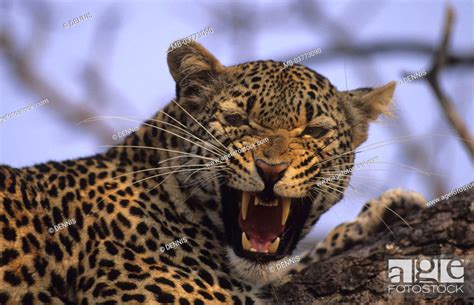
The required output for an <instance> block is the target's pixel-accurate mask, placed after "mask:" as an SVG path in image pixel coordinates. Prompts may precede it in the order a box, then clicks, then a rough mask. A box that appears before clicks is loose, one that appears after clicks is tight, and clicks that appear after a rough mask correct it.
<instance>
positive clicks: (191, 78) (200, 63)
mask: <svg viewBox="0 0 474 305" xmlns="http://www.w3.org/2000/svg"><path fill="white" fill-rule="evenodd" d="M173 45H176V43H174V44H173ZM178 45H181V46H179V47H177V48H175V49H173V48H170V49H169V50H168V59H167V60H168V67H169V69H170V73H171V75H172V76H173V79H174V80H175V82H176V99H177V101H178V102H181V103H182V104H183V105H185V106H186V108H188V109H189V110H195V109H199V108H200V109H202V103H203V102H205V100H206V98H207V97H209V96H210V95H212V93H213V92H215V90H216V86H217V79H218V76H219V74H221V73H222V72H223V71H224V66H223V65H222V64H221V63H220V62H219V61H218V60H217V59H216V58H215V57H214V56H213V55H212V54H211V53H210V52H209V51H208V50H206V49H205V48H204V47H203V46H202V45H200V44H199V43H197V42H194V41H191V42H189V43H186V44H185V42H180V43H179V44H178Z"/></svg>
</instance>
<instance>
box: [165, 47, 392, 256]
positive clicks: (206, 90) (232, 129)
mask: <svg viewBox="0 0 474 305" xmlns="http://www.w3.org/2000/svg"><path fill="white" fill-rule="evenodd" d="M173 52H177V53H176V54H175V55H171V56H170V57H169V58H168V62H169V64H170V70H171V72H172V74H173V76H174V78H175V80H176V81H177V93H178V94H177V95H178V99H179V102H181V103H182V104H183V105H184V106H185V107H188V109H189V111H190V112H192V113H194V114H195V116H196V118H197V119H198V121H199V122H201V123H202V124H203V126H204V127H206V129H208V131H210V132H211V133H212V135H213V137H215V138H216V139H217V140H219V141H220V142H221V143H222V146H223V147H226V150H227V152H230V153H231V156H230V157H228V156H227V157H225V156H223V158H221V159H220V160H221V162H220V163H219V164H218V165H216V171H219V172H220V175H219V185H220V190H219V191H220V198H221V206H222V213H221V217H222V221H223V223H224V226H225V230H226V234H227V238H228V241H229V243H230V245H231V247H232V251H233V253H234V254H235V255H236V256H237V257H239V258H240V259H243V260H247V261H250V262H252V263H257V264H259V263H260V264H263V263H266V262H269V261H274V260H279V259H281V258H283V257H285V256H286V255H289V254H290V253H291V252H292V251H293V250H294V249H295V247H296V245H297V243H298V242H299V240H300V239H301V238H302V237H303V236H304V235H305V234H306V233H307V232H308V231H309V229H310V228H311V226H312V224H314V223H315V222H316V221H317V219H318V218H319V215H320V214H321V213H323V212H324V211H326V210H327V209H328V208H329V207H330V206H332V205H333V204H335V203H336V202H338V201H339V200H340V199H341V198H342V193H343V191H344V189H345V187H346V186H347V184H348V179H338V180H337V181H331V182H324V181H323V180H324V179H325V178H330V177H331V176H333V175H334V174H336V173H337V172H341V171H344V170H348V169H350V168H351V167H352V164H353V161H354V152H353V150H354V149H355V148H356V147H357V146H358V145H359V144H360V143H362V142H363V141H364V140H365V139H366V137H367V123H368V122H369V121H371V120H374V119H375V118H376V117H377V116H378V114H379V113H380V112H382V111H383V110H385V108H384V107H386V106H387V105H388V103H389V102H387V98H386V96H389V97H388V100H390V98H391V95H392V93H393V89H394V86H393V84H390V85H387V86H388V87H387V86H386V87H382V88H379V89H376V90H372V89H363V90H355V91H352V92H339V91H337V90H336V88H335V87H334V86H333V85H332V84H331V83H330V82H329V81H328V80H327V79H326V78H324V77H323V76H321V75H320V74H318V73H316V72H314V71H312V70H311V69H309V68H306V67H304V66H300V65H295V66H292V67H289V68H286V69H283V67H284V65H283V63H280V62H274V61H257V62H250V63H246V64H242V65H237V66H232V67H223V66H222V65H221V64H220V63H219V62H218V61H217V60H216V59H215V58H214V57H213V56H212V55H211V54H209V53H208V52H207V51H206V50H205V49H204V48H202V46H200V45H198V44H194V43H193V44H191V45H189V46H186V47H184V49H182V50H176V51H173ZM180 71H183V72H182V73H180ZM193 74H194V75H195V77H194V78H193V77H192V75H193ZM377 90H381V91H377ZM387 91H389V92H388V93H387ZM374 92H375V93H377V94H376V96H375V97H374V94H373V93H374ZM385 95H386V96H385ZM382 105H383V107H382ZM195 125H196V124H194V127H195V128H196V129H195V133H196V134H200V136H201V137H205V138H206V140H207V141H209V142H214V143H215V144H216V142H215V141H213V137H212V136H210V135H209V134H207V135H206V133H205V132H203V131H202V130H201V132H199V128H198V127H197V126H195ZM211 157H213V158H215V156H211Z"/></svg>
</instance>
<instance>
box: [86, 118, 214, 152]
mask: <svg viewBox="0 0 474 305" xmlns="http://www.w3.org/2000/svg"><path fill="white" fill-rule="evenodd" d="M91 119H97V120H101V119H119V120H124V121H132V122H138V123H141V124H142V125H145V126H149V127H151V128H154V129H158V130H161V131H164V132H166V133H169V134H172V135H174V136H176V137H178V138H180V139H183V140H185V141H187V142H190V143H192V144H194V145H196V146H199V147H201V148H203V149H205V150H207V151H209V152H210V153H212V154H214V155H216V156H220V155H221V154H220V153H218V152H215V151H213V150H211V149H210V148H207V147H205V146H202V145H200V144H198V143H196V142H194V141H192V140H190V139H188V138H185V137H183V136H181V135H179V134H177V133H175V132H173V131H170V130H167V129H165V128H161V127H159V126H155V125H152V124H148V123H146V122H143V123H142V122H141V121H138V120H135V119H130V118H127V117H120V116H98V117H93V118H91ZM152 120H153V119H152ZM167 124H170V125H173V124H171V123H167ZM173 126H174V125H173Z"/></svg>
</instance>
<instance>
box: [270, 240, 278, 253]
mask: <svg viewBox="0 0 474 305" xmlns="http://www.w3.org/2000/svg"><path fill="white" fill-rule="evenodd" d="M279 245H280V237H277V238H276V239H275V240H274V241H273V242H272V243H271V244H270V248H268V252H269V253H275V252H276V251H277V250H278V246H279Z"/></svg>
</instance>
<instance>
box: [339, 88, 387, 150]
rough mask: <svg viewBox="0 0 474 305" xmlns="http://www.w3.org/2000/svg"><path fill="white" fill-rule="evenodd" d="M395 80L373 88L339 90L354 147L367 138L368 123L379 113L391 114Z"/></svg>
mask: <svg viewBox="0 0 474 305" xmlns="http://www.w3.org/2000/svg"><path fill="white" fill-rule="evenodd" d="M394 91H395V82H394V81H391V82H389V83H387V84H386V85H384V86H381V87H375V88H360V89H355V90H351V91H344V92H341V94H342V98H341V100H342V103H343V107H344V109H345V110H346V114H347V118H348V121H349V124H350V126H351V127H352V131H353V135H354V139H353V140H354V141H353V143H354V148H355V147H357V146H359V145H360V144H362V143H363V142H364V141H365V140H366V139H367V132H368V124H369V123H370V122H372V121H375V120H376V119H377V118H378V117H379V116H380V115H381V114H384V115H388V116H391V115H392V111H391V109H392V107H391V104H392V98H393V93H394Z"/></svg>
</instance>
